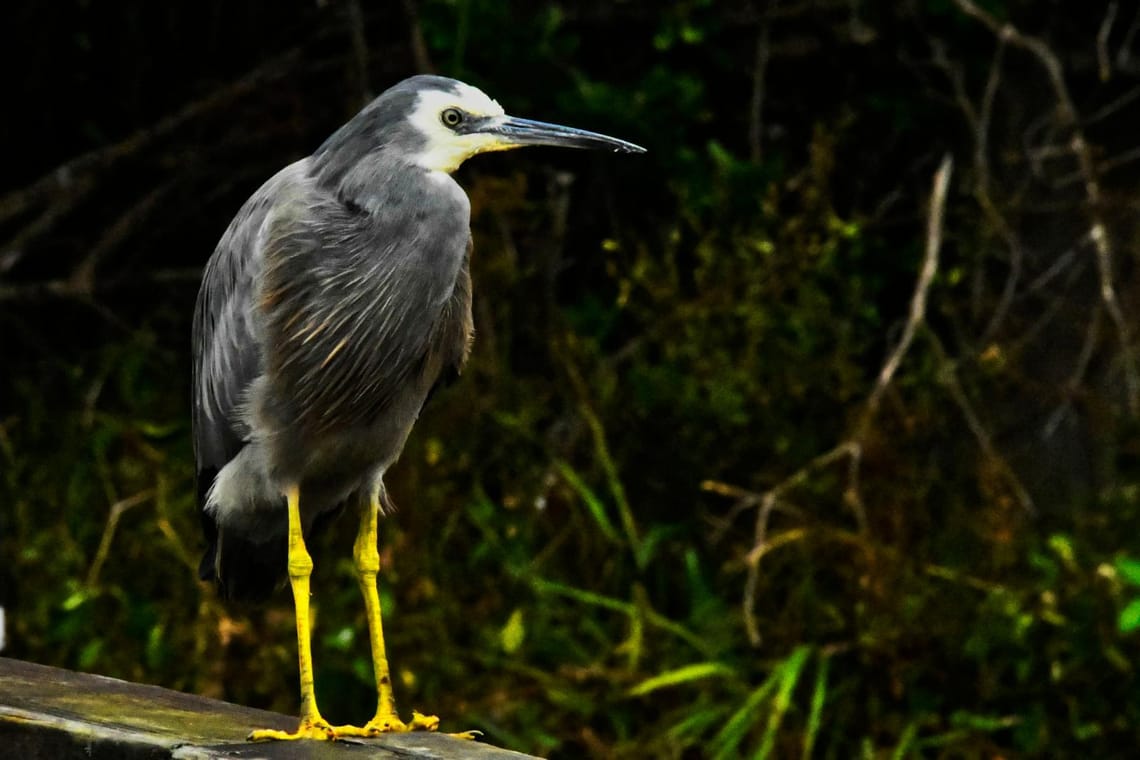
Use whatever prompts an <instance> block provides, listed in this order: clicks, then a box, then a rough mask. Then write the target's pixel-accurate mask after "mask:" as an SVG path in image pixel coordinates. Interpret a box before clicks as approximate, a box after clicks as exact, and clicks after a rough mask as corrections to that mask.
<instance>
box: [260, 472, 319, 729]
mask: <svg viewBox="0 0 1140 760" xmlns="http://www.w3.org/2000/svg"><path fill="white" fill-rule="evenodd" d="M286 498H287V500H288V502H289V585H290V586H292V587H293V608H294V610H295V611H296V615H297V662H298V665H299V669H300V672H301V723H300V725H299V726H297V730H296V731H295V732H294V733H289V732H287V731H276V730H273V729H264V730H259V731H254V732H253V733H251V734H250V735H249V738H250V739H251V740H253V741H259V740H262V739H282V740H290V739H323V740H331V739H335V738H336V733H335V732H334V731H333V727H332V726H330V725H329V723H328V721H326V720H325V719H324V718H322V717H321V713H320V711H318V710H317V697H316V695H315V694H314V693H313V655H312V650H311V647H310V645H309V640H310V632H309V575H310V574H311V573H312V572H313V559H312V557H310V556H309V552H308V550H307V549H306V548H305V539H304V536H303V535H302V532H301V505H300V491H299V489H298V487H297V486H292V487H291V488H289V490H288V491H287V492H286Z"/></svg>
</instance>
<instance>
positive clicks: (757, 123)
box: [748, 14, 772, 164]
mask: <svg viewBox="0 0 1140 760" xmlns="http://www.w3.org/2000/svg"><path fill="white" fill-rule="evenodd" d="M770 27H771V24H770V22H769V20H768V16H767V15H766V14H765V16H764V18H763V20H762V21H761V22H760V31H759V33H757V35H756V59H755V63H754V64H753V66H752V100H751V104H750V107H749V110H748V147H749V156H750V158H751V159H752V163H754V164H758V163H760V159H761V157H762V156H763V146H764V92H765V80H766V78H767V72H768V59H769V58H771V53H772V46H771V44H770V41H769V37H770Z"/></svg>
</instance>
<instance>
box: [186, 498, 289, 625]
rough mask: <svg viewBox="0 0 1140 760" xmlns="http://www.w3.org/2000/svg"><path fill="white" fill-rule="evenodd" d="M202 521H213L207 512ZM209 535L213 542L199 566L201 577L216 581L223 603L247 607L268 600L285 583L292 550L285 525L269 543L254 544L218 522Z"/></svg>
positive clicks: (255, 542) (208, 530) (199, 575)
mask: <svg viewBox="0 0 1140 760" xmlns="http://www.w3.org/2000/svg"><path fill="white" fill-rule="evenodd" d="M282 511H284V510H282ZM282 517H284V515H282ZM202 519H203V521H206V520H209V521H211V522H213V517H212V516H211V515H209V514H208V513H207V512H203V513H202ZM282 522H284V520H282ZM206 533H207V535H208V536H212V539H211V540H210V543H209V545H208V546H207V547H206V553H205V554H204V555H203V557H202V563H201V565H199V566H198V577H200V578H201V579H202V580H204V581H213V582H214V584H215V585H216V586H217V589H218V595H219V596H220V597H221V598H222V599H223V600H225V601H231V602H238V603H247V604H248V603H253V602H261V601H265V600H266V599H268V598H269V597H270V596H272V594H273V592H274V591H275V590H276V589H278V588H279V587H281V586H282V585H283V584H284V583H285V580H286V578H287V559H288V554H289V547H288V545H287V541H286V531H285V530H284V526H282V530H280V531H271V532H270V535H271V537H270V538H269V539H268V540H259V541H250V540H249V539H248V538H246V537H245V536H244V535H242V533H241V532H238V531H234V530H228V529H226V528H225V527H224V526H219V525H217V523H214V524H213V526H212V530H211V529H209V528H208V529H207V531H206Z"/></svg>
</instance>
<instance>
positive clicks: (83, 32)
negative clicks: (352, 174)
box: [0, 0, 1140, 758]
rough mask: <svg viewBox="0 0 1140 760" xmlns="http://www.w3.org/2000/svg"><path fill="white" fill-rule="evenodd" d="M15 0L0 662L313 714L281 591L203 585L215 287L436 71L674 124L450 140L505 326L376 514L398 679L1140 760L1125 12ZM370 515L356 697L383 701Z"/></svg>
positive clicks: (736, 728)
mask: <svg viewBox="0 0 1140 760" xmlns="http://www.w3.org/2000/svg"><path fill="white" fill-rule="evenodd" d="M3 15H4V22H5V23H4V26H5V37H6V42H5V44H4V45H2V46H0V56H2V57H3V61H2V62H3V66H2V69H3V71H5V77H6V79H7V87H6V88H5V92H6V103H7V105H6V108H5V111H6V117H5V118H4V119H3V120H2V123H0V135H2V138H3V139H2V143H3V145H4V161H3V167H4V168H3V172H2V175H0V185H2V186H0V241H2V242H0V362H2V363H3V367H4V371H3V372H2V373H0V473H2V474H0V560H2V563H0V602H2V603H3V604H4V606H5V607H6V609H7V612H8V647H7V649H6V651H4V655H7V656H14V657H20V658H27V659H30V660H35V661H38V662H44V663H49V664H53V665H60V666H64V667H69V668H75V669H79V670H85V671H93V672H98V673H103V674H108V675H113V676H118V677H122V678H128V679H134V680H138V681H143V682H149V683H157V684H162V685H164V686H168V687H171V688H175V689H182V690H187V691H192V692H196V693H200V694H205V695H210V696H215V697H220V698H224V699H228V700H232V701H236V702H240V703H243V704H248V705H254V706H260V707H266V708H272V709H275V710H280V711H283V712H288V713H291V712H294V711H295V710H296V699H297V696H296V675H295V669H296V660H295V655H294V637H293V630H292V612H291V607H290V606H289V600H288V594H287V593H281V594H280V595H279V596H278V598H277V599H276V600H275V601H274V602H273V603H271V604H269V605H266V606H265V607H263V608H257V609H227V608H225V607H223V606H222V605H221V604H220V603H219V602H218V600H217V599H216V598H215V596H214V594H213V593H212V590H211V589H210V588H208V587H207V586H205V585H204V584H202V583H200V582H198V581H197V579H196V575H195V573H194V569H195V567H196V565H197V561H198V556H199V553H200V551H201V550H202V548H203V542H202V539H201V537H200V535H199V528H198V524H197V515H196V510H195V506H194V499H193V490H194V489H193V484H192V464H191V456H190V443H189V413H188V412H189V409H188V378H189V359H190V355H189V334H190V317H191V313H192V309H193V302H194V297H195V293H196V289H197V284H198V279H199V276H200V271H201V267H202V265H203V263H204V262H205V260H206V258H207V257H208V256H209V254H210V252H211V251H212V249H213V246H214V244H215V243H216V241H217V239H218V237H219V236H220V235H221V233H222V231H223V230H224V228H225V226H226V224H227V223H228V221H229V219H230V218H231V216H232V215H233V214H234V212H235V211H236V210H237V208H238V207H239V206H240V204H241V203H242V201H243V200H244V199H245V198H246V197H247V196H248V195H249V194H250V193H251V192H252V191H253V190H255V189H256V188H257V186H258V185H259V184H260V183H261V182H262V181H263V180H264V179H265V178H267V177H268V176H270V175H271V174H272V173H273V172H275V171H276V170H277V169H278V168H280V167H281V166H283V165H285V164H286V163H288V162H290V161H292V160H295V159H296V158H298V157H300V156H303V155H305V154H307V153H309V152H311V151H312V150H313V149H314V148H315V146H317V145H318V144H319V143H320V142H321V141H322V140H323V138H324V137H325V136H326V135H327V134H329V133H330V132H331V131H332V130H333V129H335V128H336V127H337V126H338V125H339V124H340V123H342V122H343V121H344V120H346V119H347V118H348V117H349V116H350V115H351V114H353V113H354V112H355V111H356V110H357V109H358V108H359V107H360V106H361V105H362V104H363V103H364V102H366V101H367V99H369V98H370V97H372V96H374V95H375V94H377V93H378V92H380V91H381V90H383V89H384V88H385V87H387V86H388V85H390V84H392V83H394V82H396V81H398V80H399V79H402V78H403V77H405V76H407V75H410V74H412V73H415V72H417V71H429V70H430V71H435V72H437V73H443V74H448V75H451V76H455V77H458V78H461V79H464V80H466V81H469V82H471V83H473V84H476V85H478V86H481V87H483V88H485V89H486V90H487V91H488V92H489V93H490V94H491V95H492V96H493V97H495V98H497V99H499V100H500V101H501V102H502V103H503V104H504V106H505V107H506V108H507V109H508V111H510V112H512V113H517V114H519V115H525V116H530V117H533V118H541V119H546V120H551V121H559V122H563V123H567V124H573V125H577V126H582V127H586V128H590V129H595V130H598V131H602V132H608V133H611V134H615V135H618V136H621V137H623V138H626V139H629V140H633V141H636V142H638V143H641V144H643V145H645V146H647V147H648V148H649V151H650V152H649V153H648V155H647V156H645V157H643V158H630V157H614V156H608V155H601V156H599V155H582V154H576V153H569V152H557V151H544V150H532V151H528V152H520V153H514V154H509V155H494V156H487V157H480V158H479V159H477V160H475V161H472V162H470V164H469V165H467V166H465V167H464V168H463V169H462V170H461V171H460V173H459V179H460V181H461V182H462V184H463V185H464V186H465V187H466V188H467V189H468V192H469V193H470V195H471V198H472V207H473V220H472V221H473V226H474V229H475V235H476V253H475V258H474V264H473V267H474V277H475V284H476V328H477V341H476V347H475V351H474V355H473V360H472V362H471V364H470V365H469V368H468V370H467V372H466V373H465V375H464V377H463V378H462V380H461V381H460V382H459V383H458V384H456V385H455V386H453V387H451V388H449V389H448V390H447V391H446V392H445V393H442V394H440V395H438V396H437V397H436V398H435V399H433V401H432V403H431V404H430V405H429V407H428V409H427V410H426V411H425V413H424V415H423V416H422V418H421V421H420V423H419V425H418V427H417V428H416V430H415V433H414V434H413V437H412V439H411V440H410V441H409V444H408V446H407V449H406V450H405V453H404V457H403V459H402V460H401V462H400V464H399V465H398V466H397V467H396V469H395V471H394V472H392V473H391V475H390V483H389V487H390V490H391V492H392V493H393V495H394V497H395V500H396V502H397V504H398V505H399V507H400V509H399V512H398V513H397V514H396V515H395V516H394V517H393V518H391V519H388V520H386V521H385V522H384V524H383V526H382V565H383V566H382V570H381V588H382V598H383V602H384V606H385V623H386V628H387V632H388V637H389V650H390V653H391V658H392V662H393V666H394V668H395V670H396V673H397V676H398V678H397V698H398V700H399V704H400V706H401V709H402V710H404V711H405V712H407V711H408V710H410V709H411V708H412V707H413V706H415V707H418V708H419V709H422V710H432V711H436V712H438V713H439V714H440V715H442V716H443V717H444V719H445V723H444V726H445V728H449V729H452V730H459V729H466V728H479V729H482V730H483V731H485V732H486V734H487V739H488V740H490V741H492V742H494V743H497V744H501V745H504V746H508V747H511V748H514V749H518V750H523V751H527V752H533V753H536V754H542V755H547V756H550V757H552V758H578V757H617V758H623V757H624V758H635V757H636V758H641V757H666V758H669V757H685V758H702V757H710V758H731V757H757V758H763V757H805V758H806V757H821V758H849V757H866V758H908V757H926V758H936V757H992V758H998V757H1004V758H1008V757H1029V756H1042V755H1047V756H1052V757H1063V756H1066V757H1131V756H1134V752H1135V747H1136V746H1137V741H1138V739H1140V736H1138V734H1140V729H1138V728H1137V726H1140V679H1138V677H1137V665H1138V663H1140V632H1138V631H1137V630H1136V629H1137V628H1138V627H1140V601H1138V600H1140V538H1138V536H1140V424H1138V422H1140V369H1138V366H1137V351H1138V350H1140V345H1138V341H1137V334H1138V333H1140V320H1138V319H1137V317H1138V315H1140V272H1138V270H1137V263H1138V261H1140V246H1138V241H1140V237H1138V235H1140V229H1138V225H1137V221H1136V220H1137V219H1138V218H1140V170H1138V167H1140V163H1138V159H1140V147H1138V144H1137V140H1138V136H1140V12H1138V11H1137V8H1136V6H1135V5H1134V4H1133V3H1128V2H1118V1H1116V0H1113V1H1111V2H1106V1H1105V0H1096V1H1094V2H1089V3H1081V4H1077V3H1072V2H1063V1H1062V0H909V1H907V2H894V1H893V0H802V1H801V0H782V1H780V2H776V1H775V0H773V1H772V2H767V3H765V2H745V1H740V2H733V1H725V2H714V1H713V0H686V1H682V2H674V3H658V2H655V1H651V0H620V1H614V0H607V1H605V2H603V1H601V0H594V1H591V0H583V1H582V2H572V1H571V0H544V1H543V2H521V1H518V2H502V1H501V0H403V2H401V3H368V2H363V0H343V1H340V0H323V1H319V2H314V1H313V0H304V1H303V2H302V1H293V2H279V1H278V0H273V1H270V0H245V1H243V2H233V1H232V0H227V1H226V2H223V1H222V0H192V1H191V0H177V1H172V2H163V3H152V2H146V1H145V0H124V1H123V2H119V3H115V4H106V3H93V2H90V0H60V1H59V2H54V3H33V2H17V3H12V4H9V5H8V6H7V7H6V8H5V10H4V11H3ZM946 155H948V156H950V157H951V158H952V159H953V171H952V173H949V174H943V175H942V177H943V178H944V179H949V185H948V189H947V192H946V194H945V198H944V200H940V199H938V198H937V197H934V195H933V194H934V189H935V185H934V178H935V174H936V171H937V170H938V167H939V165H940V162H941V161H942V158H943V156H946ZM932 198H933V201H934V202H932ZM931 222H932V223H931ZM939 232H941V245H938V243H939V240H938V239H937V238H938V233H939ZM347 522H351V521H347ZM353 528H354V526H352V525H348V524H347V523H346V524H344V525H340V526H338V527H337V529H336V530H334V531H333V532H332V533H331V534H330V535H328V536H326V537H325V538H324V539H323V540H322V541H321V542H320V546H318V547H317V548H316V551H315V554H316V558H317V569H316V573H315V578H314V591H315V597H314V601H315V609H316V615H317V626H318V628H317V631H318V633H317V639H316V647H315V660H316V674H317V691H318V695H319V698H320V700H321V704H322V707H323V708H324V712H325V714H326V715H328V716H329V717H330V718H332V719H333V720H334V722H347V721H357V722H359V721H362V720H365V719H367V717H368V716H369V715H370V713H371V708H372V706H373V702H372V685H371V671H370V667H369V659H368V651H367V635H366V633H365V631H366V628H365V623H364V617H363V607H362V604H361V602H360V600H359V598H358V593H357V590H356V583H355V580H354V576H353V572H352V568H351V559H350V557H351V551H350V548H349V547H350V545H351V532H352V530H353ZM0 688H2V684H0Z"/></svg>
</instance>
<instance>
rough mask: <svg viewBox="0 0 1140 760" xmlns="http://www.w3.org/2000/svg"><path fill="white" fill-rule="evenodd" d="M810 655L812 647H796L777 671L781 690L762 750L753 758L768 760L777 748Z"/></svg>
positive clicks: (762, 743) (770, 714)
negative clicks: (793, 697) (777, 742)
mask: <svg viewBox="0 0 1140 760" xmlns="http://www.w3.org/2000/svg"><path fill="white" fill-rule="evenodd" d="M810 654H811V647H810V646H807V645H806V644H804V645H801V646H798V647H796V648H795V650H794V651H793V652H792V653H791V654H790V655H788V659H786V660H784V664H783V665H781V666H780V668H779V670H778V671H777V672H779V674H780V690H779V691H778V692H776V698H775V699H774V700H772V702H773V704H772V710H771V712H769V713H768V727H767V728H766V729H765V730H764V738H763V739H762V740H761V742H760V748H759V749H758V750H756V754H755V755H753V756H752V757H754V758H755V760H767V757H768V755H770V754H771V753H772V748H773V747H775V746H776V735H777V734H778V733H779V732H780V724H781V723H783V722H784V714H785V713H787V712H788V707H789V706H790V705H791V703H792V692H793V691H794V690H795V688H796V684H797V683H799V680H800V673H802V672H803V669H804V663H805V662H807V658H808V655H810Z"/></svg>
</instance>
